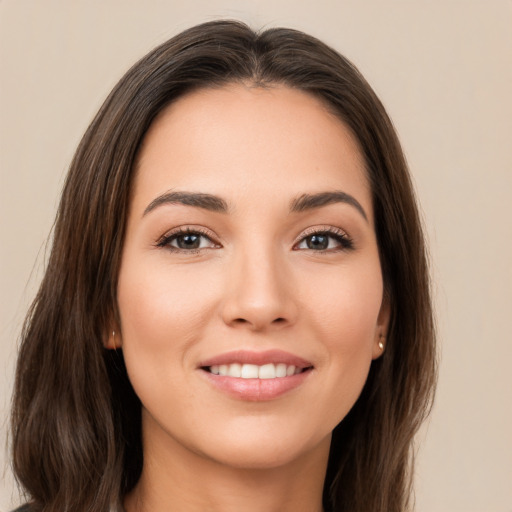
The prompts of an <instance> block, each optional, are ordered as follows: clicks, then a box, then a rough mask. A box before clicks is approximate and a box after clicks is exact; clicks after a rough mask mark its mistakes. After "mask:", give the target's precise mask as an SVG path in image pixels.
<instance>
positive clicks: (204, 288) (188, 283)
mask: <svg viewBox="0 0 512 512" xmlns="http://www.w3.org/2000/svg"><path fill="white" fill-rule="evenodd" d="M123 263H124V264H123V266H122V268H121V272H120V276H119V287H118V304H119V311H120V317H121V318H120V320H121V327H122V344H123V354H124V357H125V361H126V365H127V369H128V373H129V375H130V379H131V380H132V384H133V385H134V387H135V388H136V390H137V387H141V386H149V385H151V386H153V388H154V387H155V386H158V385H160V384H161V385H163V384H164V383H165V382H167V380H168V379H169V374H172V373H173V372H174V371H177V370H179V369H181V368H182V367H183V365H186V364H187V361H186V356H187V354H188V349H189V348H190V347H191V346H192V345H193V344H194V343H196V342H197V340H198V339H200V338H201V336H202V335H203V333H204V329H205V327H206V322H205V319H206V318H207V317H208V316H209V314H210V308H211V302H212V301H211V297H210V295H209V294H211V291H209V290H211V286H210V284H211V283H208V282H207V281H205V280H202V279H198V278H197V273H195V275H192V266H190V270H188V269H183V270H181V271H180V272H171V271H170V269H169V267H168V266H166V265H165V264H163V265H162V264H158V263H159V262H156V263H155V264H154V265H147V264H146V265H144V266H143V265H137V261H136V260H134V259H133V260H128V259H127V260H126V261H125V262H123ZM162 267H163V268H162ZM151 383H152V384H151ZM140 392H141V393H142V394H144V392H143V390H142V389H140Z"/></svg>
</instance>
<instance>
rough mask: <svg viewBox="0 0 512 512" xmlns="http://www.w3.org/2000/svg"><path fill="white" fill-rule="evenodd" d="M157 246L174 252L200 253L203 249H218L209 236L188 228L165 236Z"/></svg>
mask: <svg viewBox="0 0 512 512" xmlns="http://www.w3.org/2000/svg"><path fill="white" fill-rule="evenodd" d="M157 246H158V247H164V248H166V249H169V250H170V251H172V252H180V251H183V252H198V251H200V250H201V249H207V248H213V247H216V244H215V243H214V242H212V240H211V238H210V237H209V236H208V235H207V234H205V233H202V232H201V231H198V230H192V229H189V228H187V229H181V230H179V231H175V232H174V233H171V234H169V235H165V236H164V237H162V239H161V240H160V241H159V242H158V243H157Z"/></svg>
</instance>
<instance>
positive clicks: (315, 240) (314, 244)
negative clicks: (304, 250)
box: [308, 234, 329, 249]
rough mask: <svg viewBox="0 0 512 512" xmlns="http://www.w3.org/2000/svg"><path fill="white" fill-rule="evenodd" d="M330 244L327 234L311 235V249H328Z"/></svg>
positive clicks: (309, 246) (309, 245) (309, 244)
mask: <svg viewBox="0 0 512 512" xmlns="http://www.w3.org/2000/svg"><path fill="white" fill-rule="evenodd" d="M328 246H329V237H327V236H325V235H318V234H317V235H312V236H310V237H309V242H308V248H309V249H319V248H320V249H327V247H328Z"/></svg>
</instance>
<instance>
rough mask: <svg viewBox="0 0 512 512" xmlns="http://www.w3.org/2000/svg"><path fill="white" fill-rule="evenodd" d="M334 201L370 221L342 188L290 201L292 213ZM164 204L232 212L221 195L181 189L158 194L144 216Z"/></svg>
mask: <svg viewBox="0 0 512 512" xmlns="http://www.w3.org/2000/svg"><path fill="white" fill-rule="evenodd" d="M333 203H345V204H348V205H350V206H353V207H354V208H355V209H356V210H357V211H358V212H359V213H360V214H361V215H362V216H363V218H364V219H365V220H366V221H367V222H368V216H367V215H366V212H365V211H364V208H363V207H362V206H361V203H359V201H358V200H357V199H356V198H355V197H353V196H351V195H350V194H347V193H346V192H343V191H341V190H333V191H327V192H317V193H315V194H302V195H300V196H299V197H296V198H295V199H292V201H291V202H290V213H300V212H304V211H308V210H314V209H316V208H321V207H322V206H327V205H329V204H333ZM164 204H183V205H186V206H193V207H195V208H202V209H204V210H208V211H211V212H216V213H224V214H228V213H229V212H230V208H229V206H228V203H227V202H226V201H225V200H224V199H222V198H221V197H218V196H215V195H212V194H204V193H201V192H186V191H180V192H166V193H165V194H162V195H161V196H158V197H157V198H156V199H153V201H151V203H149V205H148V206H147V208H146V209H145V210H144V213H143V216H144V215H147V214H148V213H149V212H151V211H153V210H154V209H155V208H158V207H159V206H161V205H164Z"/></svg>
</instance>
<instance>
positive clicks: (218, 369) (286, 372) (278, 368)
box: [210, 363, 302, 379]
mask: <svg viewBox="0 0 512 512" xmlns="http://www.w3.org/2000/svg"><path fill="white" fill-rule="evenodd" d="M301 372H302V369H301V368H297V367H296V366H294V365H286V364H284V363H279V364H273V363H268V364H264V365H262V366H258V365H256V364H239V363H232V364H221V365H213V366H210V373H213V374H214V375H220V376H221V377H236V378H242V379H275V378H282V377H290V376H291V375H296V374H298V373H301Z"/></svg>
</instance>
